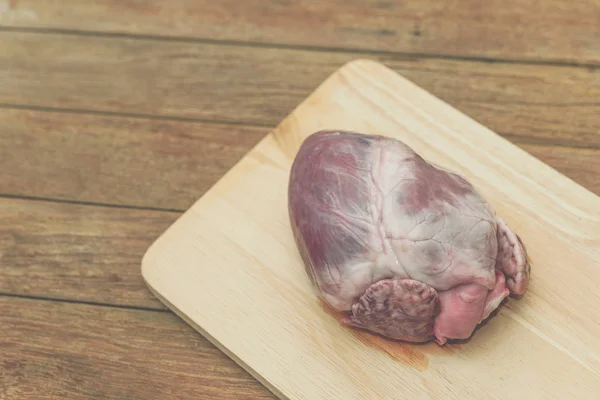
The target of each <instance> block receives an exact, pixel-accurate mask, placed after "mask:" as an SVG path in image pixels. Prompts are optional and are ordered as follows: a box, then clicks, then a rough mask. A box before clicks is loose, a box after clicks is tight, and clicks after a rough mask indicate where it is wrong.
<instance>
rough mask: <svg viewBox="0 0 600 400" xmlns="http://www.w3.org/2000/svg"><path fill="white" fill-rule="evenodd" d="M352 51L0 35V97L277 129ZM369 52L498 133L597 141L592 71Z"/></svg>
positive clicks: (598, 85)
mask: <svg viewBox="0 0 600 400" xmlns="http://www.w3.org/2000/svg"><path fill="white" fill-rule="evenodd" d="M359 56H360V55H359V54H356V53H330V52H319V51H305V50H291V49H287V50H285V49H271V48H257V47H246V46H223V45H213V44H203V43H187V42H173V41H157V40H145V39H123V38H106V37H81V36H76V35H58V34H57V35H51V34H35V33H16V32H0V70H2V73H1V74H0V87H2V90H1V91H0V103H9V104H21V105H24V106H40V107H58V108H67V109H87V110H96V111H106V112H122V113H134V114H151V115H155V116H169V117H189V118H201V119H211V120H223V121H230V122H231V121H233V122H238V123H249V124H263V125H266V126H275V125H276V124H278V123H279V122H280V121H281V120H282V119H283V118H284V117H285V116H286V115H287V114H288V113H289V112H291V111H292V110H293V109H294V108H295V107H296V106H297V105H298V103H299V102H300V101H302V100H303V99H304V98H305V97H306V96H307V95H308V94H310V93H311V92H312V91H313V90H314V89H315V88H316V87H317V86H318V85H319V84H320V83H321V82H322V81H323V80H324V79H325V78H326V77H327V76H329V74H330V73H332V72H334V71H335V70H336V69H337V68H338V67H340V66H341V65H343V64H344V63H346V62H348V61H350V60H352V59H355V58H357V57H359ZM372 58H373V59H376V60H378V61H381V62H383V63H385V64H386V65H388V66H390V67H391V68H393V69H394V70H396V71H397V72H399V73H400V74H402V75H404V76H405V77H407V78H409V79H411V80H412V81H414V82H415V83H416V84H418V85H420V86H421V87H423V88H424V89H426V90H428V91H430V92H431V93H433V94H434V95H436V96H438V97H440V98H441V99H443V100H445V101H446V102H448V103H450V104H451V105H452V106H454V107H456V108H457V109H459V110H461V111H463V112H465V113H466V114H468V115H469V116H471V117H473V118H474V119H476V120H477V121H479V122H481V123H482V124H484V125H486V126H488V127H490V128H491V129H493V130H494V131H497V132H499V133H501V134H510V135H511V136H512V137H516V136H519V137H527V138H535V139H536V140H538V141H539V140H544V141H547V142H553V143H554V141H557V142H560V143H563V144H576V145H578V146H595V147H600V120H599V119H598V118H597V116H598V115H599V114H600V103H599V102H598V98H600V70H590V69H585V68H574V67H564V66H541V65H527V66H524V65H518V64H506V63H487V62H470V61H455V60H431V59H418V58H394V57H392V56H385V55H379V56H373V57H372Z"/></svg>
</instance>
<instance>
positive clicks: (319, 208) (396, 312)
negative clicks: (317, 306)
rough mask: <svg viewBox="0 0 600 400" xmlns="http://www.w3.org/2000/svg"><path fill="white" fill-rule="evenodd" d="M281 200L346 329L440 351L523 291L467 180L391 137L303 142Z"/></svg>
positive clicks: (502, 231)
mask: <svg viewBox="0 0 600 400" xmlns="http://www.w3.org/2000/svg"><path fill="white" fill-rule="evenodd" d="M288 200H289V213H290V221H291V226H292V230H293V233H294V237H295V240H296V244H297V246H298V249H299V252H300V255H301V257H302V259H303V261H304V264H305V266H306V270H307V273H308V274H309V276H310V278H311V280H312V282H313V284H314V286H315V288H316V289H317V291H318V294H319V296H321V297H322V298H323V300H325V301H326V302H327V303H328V304H329V305H330V306H331V307H333V308H335V309H337V310H339V311H343V312H346V317H345V318H343V319H342V322H343V323H344V324H346V325H349V326H353V327H356V328H361V329H366V330H369V331H372V332H376V333H379V334H381V335H384V336H387V337H389V338H392V339H399V340H405V341H410V342H425V341H429V340H432V339H433V340H435V341H436V342H437V343H439V344H444V343H445V342H446V341H447V340H448V339H466V338H468V337H469V336H471V334H472V333H473V330H474V329H475V328H476V327H477V325H478V324H479V323H480V322H481V321H483V320H484V319H486V318H487V317H488V316H489V315H490V313H491V312H492V311H494V310H495V309H496V308H497V307H498V306H499V304H500V303H501V302H502V300H503V299H504V298H506V297H507V296H508V295H509V294H510V293H513V294H517V295H520V294H523V293H524V292H525V290H526V288H527V284H528V281H529V271H530V266H529V263H528V262H527V255H526V253H525V248H524V246H523V244H522V242H521V240H520V239H519V237H518V236H517V235H516V234H515V233H514V232H513V231H512V230H511V229H510V228H509V227H508V225H507V224H506V223H505V222H504V221H503V220H502V219H500V218H499V217H497V216H496V215H495V213H494V211H493V210H492V208H491V206H490V205H489V204H488V203H487V202H486V201H485V200H484V198H483V197H482V196H481V195H480V194H479V193H477V191H476V190H475V189H474V188H473V186H471V184H470V183H469V182H467V181H466V180H465V179H463V178H462V177H460V176H458V175H456V174H454V173H451V172H448V171H444V170H442V169H440V168H439V167H436V166H434V165H432V164H429V163H428V162H426V161H425V160H424V159H423V158H421V157H420V156H419V155H418V154H416V153H415V152H414V151H413V150H412V149H411V148H409V147H408V146H407V145H405V144H404V143H402V142H400V141H398V140H395V139H391V138H386V137H383V136H373V135H365V134H360V133H355V132H341V131H321V132H317V133H315V134H313V135H311V136H310V137H308V138H307V139H306V140H305V141H304V143H303V144H302V146H301V147H300V150H299V151H298V154H297V155H296V158H295V160H294V163H293V165H292V169H291V174H290V181H289V192H288Z"/></svg>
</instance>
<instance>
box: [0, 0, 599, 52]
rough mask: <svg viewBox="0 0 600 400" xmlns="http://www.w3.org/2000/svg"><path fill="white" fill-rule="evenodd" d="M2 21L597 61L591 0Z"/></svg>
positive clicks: (44, 11) (42, 6)
mask: <svg viewBox="0 0 600 400" xmlns="http://www.w3.org/2000/svg"><path fill="white" fill-rule="evenodd" d="M0 4H1V5H2V8H1V9H0V10H1V11H0V24H1V25H3V26H13V27H35V28H54V29H74V30H83V31H97V32H98V31H99V32H114V33H133V34H146V35H164V36H171V37H177V36H184V37H192V38H204V39H219V40H235V41H253V42H260V43H279V44H293V45H307V46H319V47H342V48H352V49H364V50H382V51H395V52H413V53H424V54H430V55H438V54H443V55H454V56H467V57H472V56H483V57H495V58H507V59H515V58H516V59H532V60H559V61H567V62H577V63H581V62H588V63H600V48H599V47H598V37H599V36H600V4H599V3H598V2H597V1H594V0H578V1H575V2H567V1H565V0H548V1H544V2H539V1H537V0H525V1H523V0H508V1H504V0H492V1H486V2H481V1H477V0H466V1H461V2H456V1H452V0H444V1H435V2H432V1H426V0H417V1H410V2H399V1H381V0H367V1H359V0H351V1H348V0H335V1H320V0H296V1H277V2H274V1H268V0H250V1H239V0H225V1H210V0H198V1H196V0H175V1H171V2H168V3H166V2H164V1H160V0H150V1H144V2H139V1H135V0H109V1H102V2H84V3H82V2H81V1H78V0H66V1H60V2H59V1H41V0H19V1H13V0H2V1H1V2H0Z"/></svg>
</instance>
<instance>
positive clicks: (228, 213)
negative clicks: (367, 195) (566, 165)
mask: <svg viewBox="0 0 600 400" xmlns="http://www.w3.org/2000/svg"><path fill="white" fill-rule="evenodd" d="M290 79H294V78H293V77H290ZM256 95H257V96H260V93H257V94H256ZM320 129H347V130H354V131H360V132H364V133H371V134H383V135H388V136H392V137H396V138H399V139H401V140H403V141H404V142H405V143H407V144H408V145H409V146H411V147H412V148H413V149H415V150H416V151H417V152H418V153H420V154H421V155H422V156H423V157H424V158H425V159H427V160H429V161H432V162H434V163H436V164H438V165H441V166H443V167H446V168H449V169H451V170H454V171H455V172H458V173H460V174H462V175H463V176H465V177H466V178H467V179H469V180H470V181H471V182H472V183H473V184H474V185H475V186H476V187H477V189H478V190H479V191H480V192H481V193H482V194H483V195H484V196H485V197H486V198H487V199H488V200H489V202H490V203H491V204H492V206H493V207H494V208H495V209H496V211H497V213H498V215H500V216H501V217H502V218H504V219H505V220H506V221H507V222H508V224H509V225H510V226H511V227H512V228H513V229H514V230H515V231H516V232H517V233H518V234H519V235H520V236H521V237H522V239H523V241H524V243H525V244H526V246H527V249H528V252H529V255H530V258H531V264H532V278H531V284H530V287H529V290H528V292H527V293H526V295H525V296H524V298H522V299H520V300H517V299H512V298H511V299H510V300H509V301H508V303H507V304H505V305H503V306H502V307H501V309H500V311H499V312H498V313H497V315H495V316H494V317H493V318H492V319H490V320H489V321H488V322H487V323H485V324H484V325H482V326H481V327H480V329H478V330H477V331H476V333H475V335H474V336H473V337H472V338H471V340H469V341H466V342H464V343H458V344H450V345H446V346H445V347H439V346H437V345H436V344H425V345H411V344H403V343H399V342H392V341H387V340H384V339H381V338H379V337H377V336H375V335H371V334H368V333H363V332H361V333H359V332H357V331H353V330H350V329H348V328H345V327H342V326H341V325H340V324H339V323H338V322H337V320H336V318H335V315H333V314H332V313H330V312H328V311H327V309H326V308H324V307H323V306H322V305H321V303H320V302H319V301H318V300H317V299H316V297H315V295H314V294H313V292H312V291H311V288H310V283H309V279H308V277H307V276H306V273H305V270H304V266H303V264H302V262H301V259H300V257H299V254H298V252H297V250H296V247H295V244H294V241H293V237H292V234H291V231H290V225H289V222H288V212H287V181H288V173H289V169H290V165H291V163H292V160H293V158H294V156H295V153H296V151H297V149H298V147H299V145H300V143H301V141H302V140H303V139H304V138H305V137H306V136H307V135H309V134H311V133H312V132H314V131H317V130H320ZM142 274H143V276H144V278H145V280H146V282H147V283H148V285H149V287H150V288H151V289H152V291H153V292H154V293H155V294H156V296H157V297H159V298H160V299H161V300H162V301H163V302H164V303H165V304H166V305H167V306H168V307H170V308H171V309H172V310H173V311H174V312H176V313H177V314H178V315H179V316H181V317H182V318H183V319H184V320H185V321H187V322H188V323H189V324H191V325H192V326H193V327H194V328H195V329H197V330H198V331H199V332H200V333H201V334H203V335H204V336H206V337H207V338H208V339H209V340H210V341H211V342H212V343H214V344H215V345H216V346H218V347H219V348H220V349H221V350H223V351H224V352H225V353H226V354H227V355H229V356H230V357H231V358H233V359H234V360H235V361H236V362H238V363H239V364H240V365H242V366H243V367H244V368H245V369H246V370H247V371H249V372H250V373H251V374H252V375H253V376H254V377H256V378H257V379H258V380H259V381H261V382H262V383H263V384H264V385H266V386H267V387H268V388H269V389H270V390H271V391H273V392H274V393H275V394H276V395H277V396H278V397H280V398H282V399H309V400H317V399H368V400H371V399H411V400H412V399H461V400H464V399H479V400H481V399H549V398H557V399H600V198H599V197H597V196H595V195H594V194H592V193H591V192H589V191H587V190H586V189H584V188H583V187H581V186H579V185H577V184H576V183H574V182H573V181H571V180H569V179H568V178H566V177H565V176H563V175H561V174H559V173H558V172H557V171H555V170H553V169H552V168H550V167H549V166H547V165H545V164H543V163H542V162H541V161H539V160H537V159H536V158H534V157H533V156H531V155H529V154H528V153H526V152H525V151H523V150H521V149H519V148H517V147H516V146H514V145H512V144H511V143H509V142H508V141H506V140H504V139H503V138H501V137H500V136H498V135H496V134H495V133H494V132H492V131H490V130H489V129H487V128H486V127H484V126H482V125H480V124H479V123H477V122H475V121H473V120H472V119H470V118H469V117H467V116H465V115H464V114H462V113H460V112H459V111H457V110H455V109H453V108H452V107H450V106H449V105H447V104H445V103H444V102H442V101H441V100H439V99H437V98H436V97H434V96H432V95H431V94H429V93H427V92H426V91H424V90H423V89H421V88H419V87H418V86H416V85H415V84H413V83H411V82H410V81H408V80H406V79H404V78H403V77H401V76H399V75H397V74H396V73H394V72H393V71H391V70H389V69H387V68H386V67H384V66H383V65H381V64H378V63H375V62H372V61H368V60H357V61H354V62H352V63H349V64H347V65H345V66H343V67H342V68H341V69H340V70H338V71H337V72H335V73H334V74H333V75H332V76H331V77H329V78H328V79H327V80H326V81H325V82H324V83H323V84H322V85H321V86H320V87H319V88H318V89H317V90H316V91H315V92H314V93H313V94H312V95H311V96H310V97H308V98H307V99H306V100H305V101H304V102H303V103H301V104H300V105H299V106H298V108H297V109H296V110H294V111H293V112H292V113H291V114H290V115H289V116H288V117H287V118H286V119H285V120H284V121H283V122H282V123H281V124H280V125H279V126H278V127H277V128H276V129H275V130H274V131H273V132H272V133H270V134H269V135H268V136H266V137H265V138H264V139H263V140H262V141H261V142H260V143H259V144H258V145H257V146H256V147H255V148H253V149H252V150H251V151H250V152H249V153H248V154H247V155H246V156H245V157H244V158H243V159H242V160H241V161H240V162H239V163H238V164H237V165H236V166H235V167H234V168H232V169H231V170H230V171H229V172H228V173H227V174H226V175H225V176H224V177H223V178H222V179H221V180H220V181H219V182H218V183H217V184H216V185H215V186H214V187H213V188H212V189H211V190H210V191H209V192H207V193H206V194H205V195H204V196H203V197H202V198H201V199H199V200H198V201H197V202H196V203H195V204H194V205H193V206H192V207H191V208H190V209H189V210H188V211H186V212H185V213H184V214H183V215H182V216H181V217H180V218H179V219H178V220H177V221H176V222H175V223H174V224H173V225H172V226H171V227H170V228H169V229H168V230H167V231H166V232H165V233H164V234H163V235H162V236H161V237H160V238H158V240H157V241H156V242H155V243H154V244H153V245H152V246H151V247H150V248H149V250H148V252H147V253H146V255H145V256H144V259H143V261H142Z"/></svg>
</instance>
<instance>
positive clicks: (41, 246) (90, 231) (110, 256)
mask: <svg viewBox="0 0 600 400" xmlns="http://www.w3.org/2000/svg"><path fill="white" fill-rule="evenodd" d="M178 216H179V214H177V213H167V212H160V211H144V210H131V209H121V208H111V207H97V206H83V205H75V204H57V203H46V202H41V201H30V200H19V199H6V198H4V199H3V198H0V220H1V221H2V224H0V293H5V294H17V295H27V296H41V297H48V298H55V299H65V300H74V301H87V302H98V303H107V304H115V305H125V306H138V307H149V308H154V309H165V307H164V306H163V305H162V303H160V302H159V301H158V300H157V299H156V298H155V297H154V296H153V295H152V294H151V293H150V292H149V291H148V288H147V287H146V284H145V283H144V280H143V279H142V277H141V274H140V265H141V259H142V256H143V254H144V253H145V252H146V250H147V248H148V247H149V246H150V244H151V243H152V242H153V241H154V240H155V239H156V238H157V237H158V236H159V235H160V234H162V233H163V232H164V230H165V229H167V228H168V227H169V225H171V224H172V223H173V222H174V221H175V219H176V218H177V217H178ZM3 312H4V310H3ZM0 314H1V313H0ZM0 326H2V324H0ZM0 347H1V346H0ZM0 386H1V385H0ZM0 397H1V396H0Z"/></svg>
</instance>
